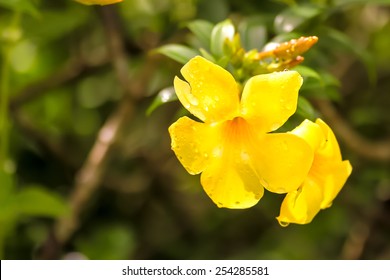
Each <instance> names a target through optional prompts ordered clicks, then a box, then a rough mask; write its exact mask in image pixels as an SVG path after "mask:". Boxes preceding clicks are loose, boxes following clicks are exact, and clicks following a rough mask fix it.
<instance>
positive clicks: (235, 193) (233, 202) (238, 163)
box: [201, 117, 264, 209]
mask: <svg viewBox="0 0 390 280" xmlns="http://www.w3.org/2000/svg"><path fill="white" fill-rule="evenodd" d="M212 127H213V128H215V129H219V135H220V137H219V140H217V141H218V143H219V145H217V146H215V148H214V149H213V151H212V152H211V154H210V161H209V162H208V166H207V168H206V169H205V170H204V171H203V173H202V176H201V183H202V185H203V188H204V190H205V191H206V193H207V194H208V195H209V196H210V198H211V199H212V200H213V201H214V203H215V204H217V205H218V206H219V207H227V208H236V209H237V208H238V209H242V208H248V207H251V206H253V205H255V204H256V203H257V202H258V201H259V200H260V198H261V197H262V196H263V194H264V188H263V187H262V186H261V184H260V180H259V176H258V174H257V172H256V169H255V168H254V166H253V158H252V155H253V154H252V150H253V146H254V144H253V143H256V144H257V143H258V141H257V139H258V138H257V135H256V134H255V133H254V131H253V130H252V129H251V127H250V126H249V125H248V123H247V122H246V121H245V120H244V119H243V118H241V117H237V118H234V119H233V120H230V121H226V122H223V123H220V124H218V125H213V126H212ZM216 139H218V138H216Z"/></svg>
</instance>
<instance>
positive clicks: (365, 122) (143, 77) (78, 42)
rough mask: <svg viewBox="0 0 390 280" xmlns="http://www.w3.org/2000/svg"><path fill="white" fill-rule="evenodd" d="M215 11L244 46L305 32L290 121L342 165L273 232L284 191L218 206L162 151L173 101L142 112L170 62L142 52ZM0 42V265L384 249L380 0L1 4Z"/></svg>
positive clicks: (386, 163)
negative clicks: (344, 166)
mask: <svg viewBox="0 0 390 280" xmlns="http://www.w3.org/2000/svg"><path fill="white" fill-rule="evenodd" d="M226 18H230V19H231V20H232V22H234V24H235V25H236V26H237V27H238V30H240V31H241V35H242V40H243V43H244V45H245V46H246V47H248V48H254V47H255V48H257V49H261V48H262V47H263V46H264V45H265V44H266V43H268V42H270V41H275V42H282V41H285V40H289V39H291V38H298V37H300V36H310V35H315V36H318V37H319V42H318V43H317V44H316V45H315V46H314V47H313V48H312V49H311V50H310V51H309V52H308V53H307V54H305V61H304V62H303V64H302V65H304V66H306V67H308V69H309V70H310V69H311V70H313V71H314V72H310V73H309V74H308V75H307V77H305V82H304V85H303V87H302V90H301V95H302V96H304V97H305V98H306V100H308V101H309V102H308V104H303V106H302V107H301V109H302V110H301V112H300V114H297V116H295V118H296V120H297V121H298V120H299V119H300V118H303V117H309V118H311V119H313V118H315V117H318V116H320V117H322V118H323V119H324V120H325V121H327V123H328V124H329V125H330V127H332V128H333V129H334V132H335V134H336V136H337V137H338V139H339V143H340V146H341V149H342V153H343V157H344V158H345V159H349V160H350V161H351V164H352V166H353V168H354V169H353V172H352V175H351V176H350V178H349V179H348V181H347V183H346V185H345V186H344V188H343V190H342V191H341V193H340V194H339V196H338V197H337V198H336V200H335V201H334V203H333V206H332V207H331V208H329V209H327V210H325V211H321V212H320V213H319V214H318V215H317V216H316V218H315V219H314V220H313V222H312V223H311V224H308V225H304V226H300V225H290V226H288V227H286V228H283V227H281V226H279V224H278V222H277V221H276V219H275V217H276V216H277V215H278V214H279V207H280V203H281V201H282V199H283V196H282V195H280V196H278V195H274V194H273V195H271V194H269V193H266V194H265V196H264V197H263V198H262V200H261V201H260V202H259V204H258V205H256V206H254V207H253V208H251V209H246V210H229V209H219V208H217V207H216V206H215V205H214V204H213V203H212V201H211V200H210V199H209V198H208V197H207V195H206V194H205V193H204V191H203V190H202V187H201V186H200V183H199V176H191V175H189V174H188V173H186V171H185V170H184V168H183V167H182V166H181V165H180V163H179V161H178V160H177V159H176V157H175V156H174V154H173V152H172V151H171V149H170V138H169V135H168V131H167V128H168V127H169V125H170V124H172V123H173V122H174V121H176V120H177V118H178V116H180V115H182V114H183V110H182V108H181V105H180V104H179V103H178V102H170V103H167V104H164V105H163V106H160V107H158V108H157V109H155V110H154V111H153V112H152V113H151V114H150V115H147V114H146V111H147V109H148V108H149V106H150V105H151V104H152V102H153V100H154V98H155V96H156V95H157V94H158V93H159V92H161V90H164V89H167V88H168V89H169V87H170V86H172V82H173V78H174V76H175V75H177V74H178V73H179V70H180V67H181V65H180V64H179V63H177V62H175V61H173V60H171V59H170V58H167V57H165V56H162V55H161V54H157V53H156V52H153V50H154V49H155V48H157V47H159V46H163V45H164V44H168V43H178V44H187V45H191V46H197V45H198V44H199V42H197V41H196V40H195V39H194V36H192V34H191V33H190V32H189V30H188V28H187V26H188V23H189V22H191V21H193V20H198V19H203V20H207V21H209V22H211V23H214V24H215V23H218V22H220V21H222V20H224V19H226ZM0 38H1V39H0V40H1V41H0V44H1V50H2V55H1V58H0V64H1V65H2V68H1V76H0V85H1V87H0V90H1V92H0V95H2V96H3V97H2V99H1V102H2V103H1V104H7V103H8V104H7V105H8V108H9V119H8V121H7V122H6V124H5V125H4V126H2V129H3V130H2V131H0V135H1V136H2V141H3V144H2V147H4V149H2V152H3V155H0V156H1V157H2V159H1V161H2V165H3V167H2V171H1V172H0V251H1V252H0V256H1V258H2V259H52V258H53V259H64V258H65V259H66V258H71V259H72V258H76V259H77V258H88V259H390V113H389V108H390V51H389V50H390V1H385V0H382V1H379V0H378V1H376V0H374V1H359V0H333V1H332V0H329V1H326V0H312V1H294V0H285V1H282V0H279V1H277V0H275V1H256V0H241V1H233V0H213V1H207V0H124V1H123V2H122V3H120V4H115V5H110V6H105V7H97V6H84V5H81V4H79V3H76V2H74V1H71V0H56V1H45V0H35V1H33V0H0ZM7 85H8V86H7ZM5 94H9V100H8V101H7V99H5V98H4V95H5ZM301 105H302V104H301ZM6 117H7V116H4V115H2V118H6ZM294 120H295V119H294V118H293V119H292V120H291V121H292V122H294ZM4 139H8V142H9V145H6V144H4V141H5V140H4ZM72 209H73V212H72ZM74 209H76V210H74Z"/></svg>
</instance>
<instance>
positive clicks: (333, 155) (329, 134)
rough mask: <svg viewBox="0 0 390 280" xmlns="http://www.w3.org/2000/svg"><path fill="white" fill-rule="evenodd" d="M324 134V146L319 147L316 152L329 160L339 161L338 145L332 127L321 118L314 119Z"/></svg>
mask: <svg viewBox="0 0 390 280" xmlns="http://www.w3.org/2000/svg"><path fill="white" fill-rule="evenodd" d="M316 124H318V125H319V126H320V128H321V129H322V132H323V133H324V135H325V143H324V146H322V147H320V149H319V150H318V153H319V154H320V155H321V156H322V157H325V158H328V159H329V160H335V161H341V152H340V147H339V144H338V142H337V139H336V136H335V135H334V133H333V131H332V129H330V127H329V126H328V125H327V124H326V123H325V122H324V121H323V120H321V119H317V120H316Z"/></svg>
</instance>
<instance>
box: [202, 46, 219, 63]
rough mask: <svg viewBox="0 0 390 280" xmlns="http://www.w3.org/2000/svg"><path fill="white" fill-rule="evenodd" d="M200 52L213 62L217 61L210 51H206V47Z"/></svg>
mask: <svg viewBox="0 0 390 280" xmlns="http://www.w3.org/2000/svg"><path fill="white" fill-rule="evenodd" d="M199 52H200V54H201V55H202V56H203V57H204V58H206V59H207V60H209V61H211V62H213V63H216V60H215V58H214V57H213V56H212V55H211V54H210V53H209V52H208V51H206V50H205V49H199Z"/></svg>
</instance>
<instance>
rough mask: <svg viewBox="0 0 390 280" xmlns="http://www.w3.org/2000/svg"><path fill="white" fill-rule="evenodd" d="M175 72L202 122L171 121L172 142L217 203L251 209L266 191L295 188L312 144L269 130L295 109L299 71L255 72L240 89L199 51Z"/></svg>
mask: <svg viewBox="0 0 390 280" xmlns="http://www.w3.org/2000/svg"><path fill="white" fill-rule="evenodd" d="M181 73H182V75H183V77H184V79H185V80H186V81H183V80H182V79H180V78H178V77H176V78H175V80H174V87H175V91H176V94H177V96H178V98H179V100H180V102H181V103H182V104H183V105H184V107H185V108H186V109H187V110H188V111H189V112H190V113H191V114H192V115H194V116H195V117H197V118H198V119H199V120H200V121H195V120H192V119H190V118H188V117H182V118H180V119H179V120H177V121H176V122H175V123H174V124H172V125H171V126H170V127H169V133H170V135H171V139H172V149H173V151H174V152H175V154H176V156H177V157H178V159H179V161H180V162H181V164H182V165H183V166H184V168H185V169H186V170H187V171H188V172H189V173H190V174H199V173H202V174H201V184H202V186H203V188H204V190H205V192H206V193H207V194H208V195H209V197H210V198H211V199H212V200H213V202H214V203H215V204H217V205H218V206H219V207H227V208H248V207H251V206H253V205H255V204H256V203H257V202H258V201H259V200H260V199H261V197H262V196H263V194H264V188H266V189H267V190H269V191H271V192H275V193H288V192H292V191H294V190H296V189H297V188H298V187H299V186H300V185H301V184H302V182H303V180H304V179H305V178H306V176H307V173H308V171H309V169H310V166H311V164H312V161H313V150H312V149H311V148H310V146H309V144H307V142H306V141H304V140H303V139H302V138H301V137H299V136H297V135H295V134H293V133H269V132H272V131H274V130H276V129H278V128H279V127H281V126H282V125H283V124H284V123H285V122H286V121H287V119H288V118H289V117H290V116H291V115H292V114H293V113H294V112H295V110H296V106H297V98H298V91H299V88H300V87H301V85H302V77H301V76H300V75H299V74H298V73H297V72H295V71H283V72H275V73H270V74H263V75H258V76H254V77H252V78H250V79H249V80H248V81H247V82H246V84H245V85H244V87H243V89H242V91H241V87H240V85H238V84H237V82H236V81H235V79H234V78H233V76H232V75H231V74H230V73H229V72H228V71H226V70H225V69H223V68H222V67H220V66H218V65H216V64H214V63H212V62H210V61H208V60H206V59H204V58H202V57H200V56H197V57H195V58H193V59H191V60H190V61H189V62H188V63H187V64H185V65H184V66H183V68H182V69H181Z"/></svg>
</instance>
